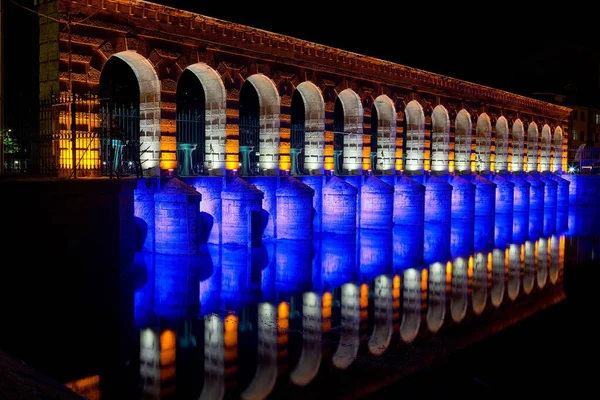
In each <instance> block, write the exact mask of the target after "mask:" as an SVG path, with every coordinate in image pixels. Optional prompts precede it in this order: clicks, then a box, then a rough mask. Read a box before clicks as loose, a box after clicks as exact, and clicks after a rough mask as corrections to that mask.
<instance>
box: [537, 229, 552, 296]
mask: <svg viewBox="0 0 600 400" xmlns="http://www.w3.org/2000/svg"><path fill="white" fill-rule="evenodd" d="M548 250H550V249H549V248H548V239H547V238H543V237H542V238H540V240H538V267H537V275H536V278H537V286H538V287H539V288H540V289H543V288H544V286H546V282H547V281H548V257H549V256H550V254H549V253H548Z"/></svg>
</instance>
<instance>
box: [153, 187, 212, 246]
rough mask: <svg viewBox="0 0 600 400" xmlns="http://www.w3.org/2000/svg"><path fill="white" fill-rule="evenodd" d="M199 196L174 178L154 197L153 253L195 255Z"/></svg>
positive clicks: (197, 243)
mask: <svg viewBox="0 0 600 400" xmlns="http://www.w3.org/2000/svg"><path fill="white" fill-rule="evenodd" d="M201 199H202V195H201V194H200V193H198V192H197V191H195V190H194V189H193V188H191V187H190V186H188V185H186V184H185V183H183V182H181V181H180V180H179V179H177V178H171V179H169V181H168V182H167V184H166V185H164V186H162V187H161V188H160V191H158V192H157V193H155V194H154V210H155V215H156V219H155V223H156V239H155V251H156V252H157V253H159V254H177V255H192V254H197V253H198V250H199V248H198V245H199V241H198V225H197V224H198V217H199V210H200V200H201Z"/></svg>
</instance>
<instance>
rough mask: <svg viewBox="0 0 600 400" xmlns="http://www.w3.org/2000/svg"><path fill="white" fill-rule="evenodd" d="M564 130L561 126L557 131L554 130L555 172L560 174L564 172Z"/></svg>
mask: <svg viewBox="0 0 600 400" xmlns="http://www.w3.org/2000/svg"><path fill="white" fill-rule="evenodd" d="M562 133H563V132H562V129H560V126H557V127H556V129H554V140H553V143H554V145H553V147H554V165H553V172H560V171H562V156H563V154H562V152H563V134H562Z"/></svg>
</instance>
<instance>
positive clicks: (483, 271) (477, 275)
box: [472, 252, 488, 315]
mask: <svg viewBox="0 0 600 400" xmlns="http://www.w3.org/2000/svg"><path fill="white" fill-rule="evenodd" d="M487 264H488V259H487V255H486V254H485V253H481V252H479V253H475V265H474V267H473V283H472V285H473V297H472V302H473V312H474V313H475V314H477V315H479V314H481V313H482V312H483V310H484V309H485V304H486V302H487Z"/></svg>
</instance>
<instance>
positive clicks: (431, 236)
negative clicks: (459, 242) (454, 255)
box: [423, 222, 451, 264]
mask: <svg viewBox="0 0 600 400" xmlns="http://www.w3.org/2000/svg"><path fill="white" fill-rule="evenodd" d="M423 237H424V241H423V244H424V246H423V260H424V261H425V264H433V263H435V262H446V261H448V260H449V259H450V257H451V255H450V223H449V222H446V223H437V224H436V223H430V222H426V223H425V225H424V235H423Z"/></svg>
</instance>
